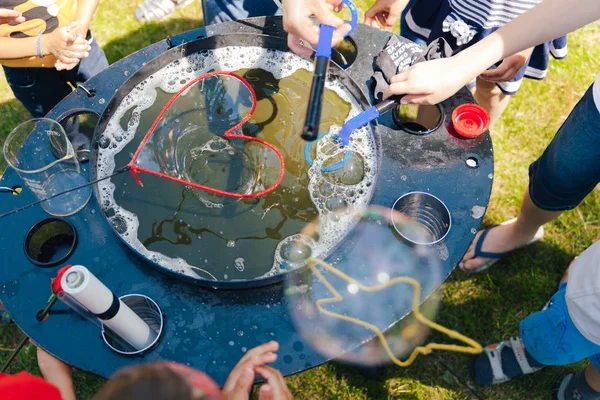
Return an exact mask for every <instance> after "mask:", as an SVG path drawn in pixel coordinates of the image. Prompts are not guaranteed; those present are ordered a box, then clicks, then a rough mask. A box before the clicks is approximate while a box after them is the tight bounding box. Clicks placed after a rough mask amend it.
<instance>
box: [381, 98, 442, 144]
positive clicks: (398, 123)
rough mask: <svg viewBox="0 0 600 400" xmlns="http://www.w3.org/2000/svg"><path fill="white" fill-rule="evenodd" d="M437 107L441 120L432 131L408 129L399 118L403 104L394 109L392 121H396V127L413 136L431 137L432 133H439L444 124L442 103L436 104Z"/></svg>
mask: <svg viewBox="0 0 600 400" xmlns="http://www.w3.org/2000/svg"><path fill="white" fill-rule="evenodd" d="M434 106H435V107H437V109H438V112H439V113H440V119H439V120H438V122H437V124H435V126H434V127H433V128H431V129H427V130H425V131H415V130H413V129H410V128H407V127H406V125H405V124H404V122H402V121H400V117H399V116H398V114H399V112H400V107H402V104H398V105H397V106H396V107H394V109H393V110H392V119H393V120H394V123H395V124H396V126H398V128H400V129H402V130H403V131H404V132H407V133H410V134H411V135H415V136H425V135H429V134H430V133H433V132H435V131H437V130H438V129H440V127H441V126H442V125H443V123H444V119H445V117H444V108H443V107H442V105H441V104H440V103H438V104H434Z"/></svg>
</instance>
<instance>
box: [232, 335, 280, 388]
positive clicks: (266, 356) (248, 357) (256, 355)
mask: <svg viewBox="0 0 600 400" xmlns="http://www.w3.org/2000/svg"><path fill="white" fill-rule="evenodd" d="M278 349H279V343H277V342H269V343H265V344H263V345H260V346H258V347H255V348H253V349H250V350H249V351H248V352H247V353H246V354H244V357H242V359H241V360H240V361H239V362H238V363H237V365H236V366H235V367H234V368H233V370H232V371H231V373H230V374H229V377H228V378H227V382H225V386H223V397H225V399H226V400H247V399H248V398H249V395H250V390H252V384H253V383H254V376H255V368H256V367H258V366H262V365H265V364H267V363H272V362H275V360H277V354H275V352H276V351H277V350H278Z"/></svg>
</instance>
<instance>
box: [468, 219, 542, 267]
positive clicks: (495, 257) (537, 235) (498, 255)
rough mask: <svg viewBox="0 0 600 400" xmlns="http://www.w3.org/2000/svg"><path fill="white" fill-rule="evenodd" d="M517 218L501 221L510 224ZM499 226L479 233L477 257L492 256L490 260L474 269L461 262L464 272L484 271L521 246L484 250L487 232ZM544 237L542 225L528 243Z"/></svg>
mask: <svg viewBox="0 0 600 400" xmlns="http://www.w3.org/2000/svg"><path fill="white" fill-rule="evenodd" d="M516 220H517V219H516V218H513V219H511V220H509V221H506V222H503V223H501V224H500V225H509V224H512V223H513V222H515V221H516ZM497 226H499V225H492V226H490V227H489V228H486V229H483V230H482V231H480V232H481V235H479V238H478V239H477V242H476V243H475V258H477V257H483V258H490V261H488V262H486V263H485V264H483V265H482V266H480V267H478V268H474V269H465V267H464V265H463V263H462V262H460V263H459V264H458V267H459V268H460V269H461V270H462V271H463V272H464V273H466V274H477V273H480V272H483V271H485V270H486V269H489V268H490V267H491V266H493V265H494V264H496V263H497V262H498V261H500V260H501V259H502V257H504V256H506V255H508V254H510V253H512V252H513V251H515V250H517V249H518V248H519V247H517V248H516V249H512V250H509V251H505V252H503V253H492V252H489V251H482V250H481V248H482V247H483V242H484V240H485V238H486V236H487V234H488V233H489V232H490V230H492V229H493V228H495V227H497ZM543 237H544V227H543V226H540V229H538V231H537V232H536V233H535V236H534V237H533V239H531V240H530V241H529V242H527V244H526V245H529V244H532V243H535V242H537V241H538V240H540V239H541V238H543Z"/></svg>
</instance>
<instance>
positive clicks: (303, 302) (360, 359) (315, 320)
mask: <svg viewBox="0 0 600 400" xmlns="http://www.w3.org/2000/svg"><path fill="white" fill-rule="evenodd" d="M344 227H346V229H347V228H350V229H349V230H348V231H347V232H348V233H347V234H346V238H345V240H344V241H343V243H342V244H341V245H340V246H338V247H337V248H336V249H335V251H333V252H330V254H323V253H322V251H321V250H320V249H329V248H330V246H328V245H327V242H328V241H329V240H331V239H332V238H333V239H334V238H335V236H336V234H337V233H338V231H339V232H342V231H346V229H344ZM398 230H400V231H403V232H407V231H411V232H412V234H411V235H410V237H411V238H419V237H420V236H423V238H425V232H422V231H421V230H420V229H419V227H418V226H417V225H415V224H414V223H412V222H411V220H410V219H409V218H408V217H406V216H405V215H403V214H401V213H399V212H397V211H394V210H391V209H387V208H383V207H378V206H370V207H368V208H344V209H340V210H337V211H335V212H332V213H329V214H326V215H323V216H321V217H320V218H319V219H317V220H316V221H313V222H312V223H310V224H308V225H307V226H306V227H305V229H304V230H303V231H302V233H301V234H300V235H296V236H295V237H294V239H293V240H292V241H290V243H289V244H288V246H287V247H285V248H282V249H281V250H282V251H281V253H282V254H281V256H282V257H283V258H284V259H285V260H286V261H287V262H289V263H290V264H293V265H294V267H297V268H298V272H297V273H292V274H289V275H290V276H289V279H288V281H287V285H286V298H287V300H288V302H289V305H290V309H291V313H292V315H293V321H294V323H295V325H296V328H297V330H298V331H299V333H300V334H301V335H302V337H303V338H304V339H305V340H306V341H307V342H308V343H309V344H311V345H312V347H313V348H314V349H315V350H316V351H319V352H320V353H322V354H323V355H325V356H327V357H332V358H333V357H335V358H338V359H343V360H345V361H348V362H351V363H356V364H364V365H375V364H381V363H385V362H391V361H394V360H395V361H398V362H397V364H398V363H400V364H399V365H402V363H403V362H405V361H406V360H403V359H404V358H406V357H408V356H409V355H410V354H411V353H412V352H413V350H414V349H415V347H416V346H418V345H420V344H422V343H423V342H424V341H425V339H426V337H427V333H428V330H429V329H430V328H432V327H433V328H436V326H437V325H436V324H434V323H431V324H432V325H430V324H427V323H423V321H424V320H427V322H430V321H429V320H430V319H432V318H433V317H434V316H435V313H436V310H437V305H438V301H437V299H436V298H434V297H435V296H431V297H430V298H429V299H428V300H427V301H426V302H425V303H424V304H423V305H422V306H420V304H421V303H422V302H423V301H425V300H426V299H427V298H428V297H429V296H430V294H431V293H432V292H433V291H434V290H435V289H436V288H437V287H438V286H439V285H440V284H441V282H442V274H441V266H440V263H439V260H438V259H437V257H436V256H435V255H434V253H433V252H432V249H431V247H428V246H423V245H419V244H415V243H413V242H408V241H406V239H403V237H402V236H400V235H398V233H397V231H398ZM415 242H419V240H416V241H415ZM422 242H425V240H423V241H422ZM415 307H416V308H415ZM413 309H416V310H417V311H416V312H414V313H412V314H410V313H411V311H413ZM409 314H410V315H409ZM414 356H416V353H415V355H414ZM411 357H412V356H411ZM411 357H409V359H410V358H411Z"/></svg>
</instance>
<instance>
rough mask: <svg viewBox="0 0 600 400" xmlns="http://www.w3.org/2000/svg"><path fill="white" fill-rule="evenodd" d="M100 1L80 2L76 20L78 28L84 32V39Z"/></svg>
mask: <svg viewBox="0 0 600 400" xmlns="http://www.w3.org/2000/svg"><path fill="white" fill-rule="evenodd" d="M98 3H99V0H83V1H80V2H79V6H78V9H77V17H76V18H75V22H77V28H78V30H79V32H81V33H82V35H83V39H85V35H86V34H87V31H88V29H89V28H90V22H91V21H92V17H93V16H94V13H95V12H96V9H97V8H98Z"/></svg>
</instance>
